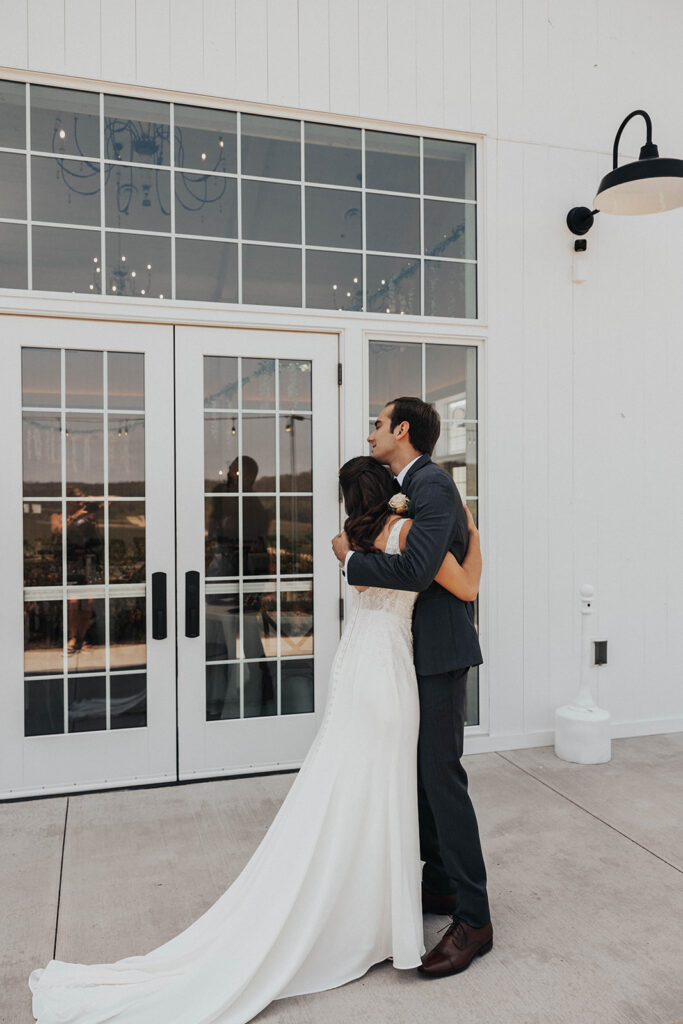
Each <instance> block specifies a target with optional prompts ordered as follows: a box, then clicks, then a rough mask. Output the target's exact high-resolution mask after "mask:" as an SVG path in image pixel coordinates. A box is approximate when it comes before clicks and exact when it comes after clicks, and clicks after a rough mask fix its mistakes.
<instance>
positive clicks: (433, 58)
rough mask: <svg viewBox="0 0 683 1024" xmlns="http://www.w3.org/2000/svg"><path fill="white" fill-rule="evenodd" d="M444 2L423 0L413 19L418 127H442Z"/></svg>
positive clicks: (416, 118)
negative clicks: (425, 125)
mask: <svg viewBox="0 0 683 1024" xmlns="http://www.w3.org/2000/svg"><path fill="white" fill-rule="evenodd" d="M444 3H446V4H447V3H448V0H423V3H422V5H421V6H420V11H419V16H418V18H417V24H416V26H415V28H416V34H415V43H416V49H417V114H416V117H415V120H416V121H417V123H418V124H427V125H435V126H437V127H442V126H443V127H451V126H448V125H444V34H443V29H444V13H443V9H444Z"/></svg>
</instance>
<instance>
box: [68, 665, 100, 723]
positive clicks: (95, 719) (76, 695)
mask: <svg viewBox="0 0 683 1024" xmlns="http://www.w3.org/2000/svg"><path fill="white" fill-rule="evenodd" d="M106 727H107V681H106V677H105V676H85V675H84V676H78V678H77V679H69V732H90V731H92V730H93V729H106Z"/></svg>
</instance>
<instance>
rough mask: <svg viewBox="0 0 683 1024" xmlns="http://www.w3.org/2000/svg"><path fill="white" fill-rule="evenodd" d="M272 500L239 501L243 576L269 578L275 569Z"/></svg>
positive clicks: (244, 499)
mask: <svg viewBox="0 0 683 1024" xmlns="http://www.w3.org/2000/svg"><path fill="white" fill-rule="evenodd" d="M275 522H276V520H275V498H260V497H257V496H256V495H246V496H245V497H244V498H243V499H242V523H243V528H242V539H243V546H242V558H243V574H244V575H245V576H271V575H273V574H274V573H275V569H276V558H275V555H276V552H275V545H276V540H275Z"/></svg>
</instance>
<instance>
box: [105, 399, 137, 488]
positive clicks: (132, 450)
mask: <svg viewBox="0 0 683 1024" xmlns="http://www.w3.org/2000/svg"><path fill="white" fill-rule="evenodd" d="M109 493H110V495H113V496H115V497H118V496H125V495H136V496H137V497H142V495H143V494H144V493H145V420H144V417H143V416H136V415H135V414H133V415H132V416H122V415H119V414H117V415H113V414H111V413H110V415H109Z"/></svg>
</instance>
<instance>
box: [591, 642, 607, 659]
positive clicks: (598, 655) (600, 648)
mask: <svg viewBox="0 0 683 1024" xmlns="http://www.w3.org/2000/svg"><path fill="white" fill-rule="evenodd" d="M593 651H594V656H593V663H594V664H595V665H606V664H607V641H606V640H594V641H593Z"/></svg>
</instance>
